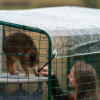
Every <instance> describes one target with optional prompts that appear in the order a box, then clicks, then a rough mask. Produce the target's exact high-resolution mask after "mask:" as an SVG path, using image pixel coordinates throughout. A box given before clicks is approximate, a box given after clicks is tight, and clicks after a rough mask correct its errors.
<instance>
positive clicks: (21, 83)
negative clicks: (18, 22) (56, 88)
mask: <svg viewBox="0 0 100 100" xmlns="http://www.w3.org/2000/svg"><path fill="white" fill-rule="evenodd" d="M0 34H3V37H1V39H3V51H1V52H0V54H1V56H2V57H3V59H1V61H2V63H1V65H2V68H0V71H1V74H0V100H13V99H15V100H43V99H48V86H47V85H44V84H42V83H43V82H44V81H45V82H47V80H48V78H47V77H43V76H38V72H37V70H38V68H39V67H41V66H43V65H44V64H45V63H46V62H47V61H48V38H47V36H46V35H44V34H42V33H38V32H31V31H27V30H23V29H20V28H14V27H10V26H2V28H1V27H0ZM21 35H22V36H21ZM1 43H2V42H1ZM33 62H34V63H33ZM44 90H45V92H43V91H44Z"/></svg>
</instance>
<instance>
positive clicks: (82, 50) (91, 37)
mask: <svg viewBox="0 0 100 100" xmlns="http://www.w3.org/2000/svg"><path fill="white" fill-rule="evenodd" d="M55 33H57V32H56V31H55ZM60 33H61V34H62V36H54V37H52V41H53V42H52V43H53V50H57V56H56V57H57V58H59V57H70V56H77V55H88V54H94V53H100V29H80V30H71V31H68V30H66V31H65V33H66V35H63V32H62V31H61V32H60ZM73 33H74V34H73Z"/></svg>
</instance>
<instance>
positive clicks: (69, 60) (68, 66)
mask: <svg viewBox="0 0 100 100" xmlns="http://www.w3.org/2000/svg"><path fill="white" fill-rule="evenodd" d="M70 63H71V58H70V57H68V63H67V75H69V73H70V68H71V64H70ZM67 92H68V93H70V88H69V79H68V78H67ZM68 100H70V98H68Z"/></svg>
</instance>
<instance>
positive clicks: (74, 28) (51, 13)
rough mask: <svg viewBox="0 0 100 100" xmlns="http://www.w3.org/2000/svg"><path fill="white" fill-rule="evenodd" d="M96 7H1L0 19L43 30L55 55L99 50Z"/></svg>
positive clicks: (90, 52) (78, 53) (98, 26)
mask: <svg viewBox="0 0 100 100" xmlns="http://www.w3.org/2000/svg"><path fill="white" fill-rule="evenodd" d="M99 19H100V10H99V9H92V8H84V7H68V6H65V7H52V8H43V9H29V10H1V11H0V20H1V21H5V22H10V23H15V24H19V25H24V26H30V27H36V28H40V29H43V30H44V31H46V32H47V33H48V34H49V35H50V37H51V40H52V47H53V50H57V56H56V57H69V56H75V55H85V54H92V53H98V52H100V46H99V41H100V20H99Z"/></svg>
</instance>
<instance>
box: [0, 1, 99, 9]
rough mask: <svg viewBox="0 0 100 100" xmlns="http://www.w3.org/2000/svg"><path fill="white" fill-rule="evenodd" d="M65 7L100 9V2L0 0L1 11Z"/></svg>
mask: <svg viewBox="0 0 100 100" xmlns="http://www.w3.org/2000/svg"><path fill="white" fill-rule="evenodd" d="M65 5H68V6H84V7H90V8H100V0H0V9H29V8H42V7H53V6H65Z"/></svg>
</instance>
